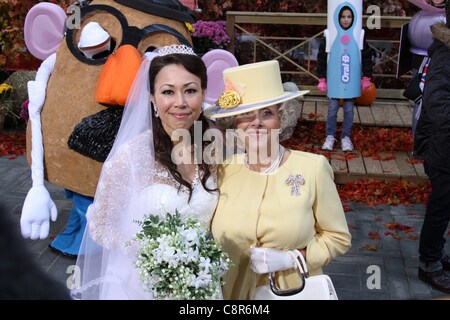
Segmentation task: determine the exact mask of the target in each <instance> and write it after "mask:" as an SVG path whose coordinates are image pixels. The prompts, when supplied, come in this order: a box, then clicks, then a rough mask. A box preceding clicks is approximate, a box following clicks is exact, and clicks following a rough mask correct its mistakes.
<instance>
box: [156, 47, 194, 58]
mask: <svg viewBox="0 0 450 320" xmlns="http://www.w3.org/2000/svg"><path fill="white" fill-rule="evenodd" d="M156 52H157V53H158V56H166V55H168V54H173V53H178V54H190V55H194V56H196V54H195V52H194V50H193V49H192V48H191V47H188V46H186V45H184V44H171V45H170V46H165V47H161V48H158V49H157V50H156Z"/></svg>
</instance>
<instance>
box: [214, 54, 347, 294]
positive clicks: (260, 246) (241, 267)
mask: <svg viewBox="0 0 450 320" xmlns="http://www.w3.org/2000/svg"><path fill="white" fill-rule="evenodd" d="M223 75H224V80H225V83H226V84H227V85H226V87H225V91H224V92H223V94H222V95H221V97H220V98H219V100H218V102H217V103H216V105H214V106H213V107H211V108H209V109H207V110H206V111H205V112H206V116H207V117H211V118H214V119H216V122H217V125H218V126H220V127H222V128H224V129H234V130H236V133H237V134H238V137H240V139H241V142H242V144H243V146H244V150H245V152H244V153H243V154H242V153H241V154H239V153H238V154H236V155H233V156H232V158H231V159H227V161H226V162H225V163H224V164H223V165H221V166H220V167H219V171H218V186H219V189H220V197H219V203H218V205H217V209H216V211H215V214H214V217H213V220H212V233H213V236H214V238H215V239H216V240H218V241H219V242H220V243H221V245H222V247H223V249H224V250H225V251H226V252H227V253H228V254H229V256H230V258H231V260H232V261H233V263H234V266H233V267H232V268H231V269H230V270H229V271H228V273H226V274H225V276H224V282H225V284H224V286H223V295H224V299H252V297H253V295H254V292H255V289H256V287H258V286H260V285H264V284H267V278H268V273H270V272H278V271H279V273H277V275H278V279H277V280H278V283H279V284H280V286H281V287H283V288H286V287H297V286H298V285H300V283H299V282H298V275H297V273H296V271H295V269H294V266H295V261H294V260H293V257H292V256H291V253H293V254H295V255H298V254H302V255H303V256H304V257H305V259H306V262H307V264H308V268H309V270H310V273H311V274H313V275H314V274H320V273H322V266H323V265H325V264H327V263H329V262H330V261H331V260H332V259H333V258H335V257H336V256H338V255H341V254H344V253H345V252H346V251H347V250H348V249H349V247H350V239H351V236H350V233H349V231H348V227H347V222H346V219H345V215H344V211H343V208H342V204H341V201H340V199H339V195H338V193H337V190H336V186H335V184H334V182H333V171H332V169H331V166H330V165H329V163H328V161H327V159H326V158H325V157H324V156H322V155H316V154H311V153H307V152H300V151H294V150H288V149H285V148H284V147H283V146H282V145H281V144H279V134H280V132H281V138H283V139H286V138H288V137H289V134H290V133H291V132H292V131H291V132H289V131H285V128H288V127H290V126H291V122H292V120H293V119H294V121H295V122H296V121H297V119H298V115H299V112H300V110H299V109H298V108H297V109H296V104H294V103H291V102H294V101H295V100H293V99H294V98H297V97H299V96H301V95H303V94H305V93H307V91H298V90H297V91H293V92H288V91H284V89H283V85H282V83H281V75H280V67H279V64H278V61H265V62H260V63H253V64H247V65H242V66H239V67H235V68H229V69H226V70H225V71H224V72H223ZM255 79H258V81H256V80H255ZM229 141H231V139H229V140H227V142H229Z"/></svg>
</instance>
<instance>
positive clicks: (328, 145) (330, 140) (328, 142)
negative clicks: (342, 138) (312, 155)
mask: <svg viewBox="0 0 450 320" xmlns="http://www.w3.org/2000/svg"><path fill="white" fill-rule="evenodd" d="M335 141H336V139H335V138H334V137H333V136H327V138H326V139H325V142H324V143H323V146H322V150H333V146H334V142H335Z"/></svg>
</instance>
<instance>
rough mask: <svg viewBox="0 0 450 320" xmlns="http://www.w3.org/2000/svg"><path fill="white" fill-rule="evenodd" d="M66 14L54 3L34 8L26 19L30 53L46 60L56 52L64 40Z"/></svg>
mask: <svg viewBox="0 0 450 320" xmlns="http://www.w3.org/2000/svg"><path fill="white" fill-rule="evenodd" d="M66 19H67V16H66V13H65V12H64V10H63V9H62V8H61V7H59V6H58V5H56V4H54V3H49V2H41V3H38V4H37V5H35V6H33V7H32V8H31V9H30V11H28V14H27V16H26V18H25V26H24V34H25V45H26V46H27V49H28V50H29V51H30V53H31V54H32V55H33V56H35V57H36V58H38V59H40V60H45V59H46V58H47V57H48V56H50V55H51V54H52V53H54V52H56V49H58V47H59V45H60V43H61V41H62V40H63V38H64V32H65V29H66Z"/></svg>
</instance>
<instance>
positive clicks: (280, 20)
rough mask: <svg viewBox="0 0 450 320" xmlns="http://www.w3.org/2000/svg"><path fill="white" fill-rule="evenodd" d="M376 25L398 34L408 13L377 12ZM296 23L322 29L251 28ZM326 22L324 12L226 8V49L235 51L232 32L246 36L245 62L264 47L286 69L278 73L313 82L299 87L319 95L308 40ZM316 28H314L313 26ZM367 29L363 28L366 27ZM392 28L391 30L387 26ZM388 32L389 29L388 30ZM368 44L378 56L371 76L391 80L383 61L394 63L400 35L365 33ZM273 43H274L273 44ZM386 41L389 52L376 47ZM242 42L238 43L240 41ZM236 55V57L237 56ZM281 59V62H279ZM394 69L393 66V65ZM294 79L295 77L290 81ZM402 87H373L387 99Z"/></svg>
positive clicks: (365, 18)
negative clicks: (282, 32)
mask: <svg viewBox="0 0 450 320" xmlns="http://www.w3.org/2000/svg"><path fill="white" fill-rule="evenodd" d="M376 18H377V19H379V20H378V21H379V25H380V27H381V29H380V30H384V29H396V31H398V32H397V33H398V35H399V34H400V32H399V30H400V29H401V27H402V25H404V24H405V23H408V22H409V20H410V19H411V18H410V17H396V16H378V17H376ZM368 19H371V20H370V21H369V22H373V19H374V17H373V16H363V26H366V25H367V21H368ZM268 24H272V25H297V26H323V29H322V30H321V31H319V32H315V33H313V34H308V35H299V36H292V35H289V36H274V35H273V34H274V32H272V35H271V36H266V35H261V34H257V33H255V32H254V30H255V29H258V25H268ZM326 26H327V15H326V14H312V13H286V12H240V11H228V12H227V33H228V35H229V36H230V39H231V42H230V44H229V46H228V47H227V49H228V50H229V51H230V52H231V53H233V54H235V49H236V33H238V34H240V38H241V41H242V39H246V41H247V42H250V44H251V45H252V50H251V52H252V55H253V57H251V58H249V57H245V58H246V59H247V61H248V62H257V61H259V60H258V58H257V55H258V50H261V49H264V50H267V51H268V52H270V53H271V54H272V55H273V57H271V59H278V60H280V65H282V66H285V67H286V66H287V67H288V68H287V69H289V70H285V69H283V67H282V70H281V73H282V74H283V75H289V76H292V77H293V78H295V77H296V76H301V77H303V79H306V81H302V82H309V83H314V85H312V84H309V85H301V88H302V89H307V90H310V91H311V94H312V95H323V94H322V93H321V92H319V91H318V90H317V88H316V85H315V84H316V83H317V80H318V78H317V76H316V74H315V69H314V67H315V62H314V61H313V60H312V59H311V58H312V57H313V55H312V48H313V45H312V43H313V42H314V41H317V40H315V39H317V38H318V37H321V36H322V35H323V30H324V29H325V28H326ZM316 29H318V28H316ZM366 30H367V28H366ZM391 31H392V30H391ZM391 33H392V32H391ZM366 40H367V42H368V43H369V45H370V46H371V47H372V48H373V49H374V50H375V52H376V53H377V54H379V55H380V56H381V58H380V59H379V60H377V61H376V62H374V74H373V77H374V78H378V80H380V81H383V79H388V78H390V80H391V81H392V80H393V79H395V78H396V74H395V73H392V72H385V71H384V70H382V69H383V65H387V64H390V65H391V69H392V65H393V64H395V66H396V65H397V60H398V50H396V49H397V48H398V46H399V43H400V37H399V36H398V39H393V38H392V36H389V32H386V33H384V32H383V33H382V34H381V37H380V36H377V38H376V39H375V38H374V39H371V38H370V36H367V37H366ZM280 42H283V43H284V44H285V45H284V46H283V48H282V49H283V50H281V48H280V46H279V45H278V44H279V43H280ZM288 42H293V43H294V44H293V45H292V46H290V47H289V45H287V43H288ZM274 43H276V44H277V45H274ZM380 43H383V44H385V45H386V44H387V46H388V47H389V46H390V47H392V48H393V49H394V50H391V52H388V53H386V52H383V50H382V49H380V46H378V45H377V44H380ZM240 45H242V43H240ZM299 50H300V51H302V59H301V60H302V62H301V63H299V61H298V59H295V58H293V55H295V53H298V51H299ZM238 58H239V57H238ZM281 61H283V64H282V63H281ZM395 69H396V68H395ZM376 70H382V72H376ZM401 78H403V79H405V80H408V81H409V78H410V75H405V76H402V77H401ZM294 82H297V81H294ZM403 90H404V87H403V84H400V85H398V87H397V88H392V87H391V86H389V88H384V89H380V88H378V89H377V97H379V98H387V99H405V98H404V97H403V95H402V93H403Z"/></svg>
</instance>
